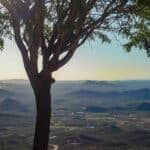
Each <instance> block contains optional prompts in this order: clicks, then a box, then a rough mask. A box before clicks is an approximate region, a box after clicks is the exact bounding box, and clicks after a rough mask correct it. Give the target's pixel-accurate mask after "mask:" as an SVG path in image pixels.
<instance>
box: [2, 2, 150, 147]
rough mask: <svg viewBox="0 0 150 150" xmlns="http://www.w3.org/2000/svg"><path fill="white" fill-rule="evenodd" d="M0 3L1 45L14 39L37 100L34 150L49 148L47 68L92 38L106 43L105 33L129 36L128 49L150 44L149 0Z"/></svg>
mask: <svg viewBox="0 0 150 150" xmlns="http://www.w3.org/2000/svg"><path fill="white" fill-rule="evenodd" d="M142 2H146V3H147V4H146V5H145V4H144V5H143V4H141V3H142ZM0 4H1V5H0V49H3V46H4V38H5V37H9V38H14V39H15V41H16V44H17V46H18V48H19V50H20V52H21V55H22V58H23V63H24V67H25V70H26V72H27V75H28V78H29V80H30V83H31V86H32V88H33V91H34V95H35V99H36V107H37V116H36V129H35V136H34V146H33V149H34V150H47V147H48V140H49V126H50V118H51V94H50V90H51V85H52V83H53V82H54V79H53V78H52V73H53V72H54V71H57V70H58V69H59V68H61V67H63V66H64V65H65V64H66V63H67V62H68V61H69V60H70V59H71V58H72V56H73V55H74V53H75V52H76V51H77V49H78V47H80V46H81V45H82V44H84V43H85V41H86V40H88V39H94V38H95V37H98V38H99V39H101V40H102V42H109V43H110V42H111V39H110V37H109V36H107V33H108V32H115V33H118V34H121V35H124V36H125V37H126V38H127V39H129V42H128V43H127V44H126V45H125V47H126V49H127V50H130V48H131V47H132V46H140V47H142V48H146V49H147V48H148V47H149V46H148V45H149V28H148V24H147V23H148V19H149V17H146V16H148V15H146V16H145V15H144V14H145V13H146V14H149V0H143V1H138V0H0ZM143 11H144V12H143ZM143 30H144V36H143V34H141V31H143ZM145 31H146V33H145ZM147 31H148V37H147ZM133 33H136V34H133ZM135 38H137V39H138V40H136V42H135ZM147 42H148V44H147ZM39 55H41V56H42V70H39V67H38V58H39Z"/></svg>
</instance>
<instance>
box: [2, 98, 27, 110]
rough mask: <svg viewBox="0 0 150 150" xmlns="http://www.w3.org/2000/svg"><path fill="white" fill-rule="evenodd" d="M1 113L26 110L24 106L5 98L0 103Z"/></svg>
mask: <svg viewBox="0 0 150 150" xmlns="http://www.w3.org/2000/svg"><path fill="white" fill-rule="evenodd" d="M0 111H1V112H27V111H28V108H27V106H26V105H24V104H22V103H20V102H19V101H17V100H15V99H12V98H6V99H4V100H3V101H2V102H1V103H0Z"/></svg>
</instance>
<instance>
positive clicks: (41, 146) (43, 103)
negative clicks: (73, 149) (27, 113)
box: [33, 82, 51, 150]
mask: <svg viewBox="0 0 150 150" xmlns="http://www.w3.org/2000/svg"><path fill="white" fill-rule="evenodd" d="M50 90H51V84H50V83H48V82H41V84H39V87H37V89H36V90H34V91H35V98H36V107H37V116H36V127H35V134H34V144H33V150H47V149H48V143H49V132H50V119H51V92H50Z"/></svg>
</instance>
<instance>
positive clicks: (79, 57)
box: [0, 39, 150, 80]
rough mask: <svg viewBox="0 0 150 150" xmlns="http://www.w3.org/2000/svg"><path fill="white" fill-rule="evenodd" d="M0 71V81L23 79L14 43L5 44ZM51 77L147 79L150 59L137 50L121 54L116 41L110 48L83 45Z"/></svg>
mask: <svg viewBox="0 0 150 150" xmlns="http://www.w3.org/2000/svg"><path fill="white" fill-rule="evenodd" d="M0 70H1V71H0V80H5V79H27V76H26V73H25V71H24V67H23V64H22V58H21V55H20V52H19V50H18V49H17V47H16V45H15V42H14V41H9V40H6V41H5V50H4V51H3V52H0ZM54 77H55V79H56V80H138V79H142V80H143V79H150V58H148V57H147V55H146V53H145V52H144V51H141V50H139V49H133V51H132V52H130V53H127V52H125V50H124V49H123V48H122V46H121V43H120V42H119V41H118V40H116V39H114V40H112V43H111V44H107V43H105V44H102V43H101V42H100V41H99V40H95V41H93V42H89V41H87V42H86V43H85V44H84V45H83V46H82V47H80V48H79V49H78V50H77V52H76V54H75V56H74V57H73V58H72V60H71V61H70V62H69V63H68V64H67V65H65V66H64V67H63V68H61V69H60V70H59V71H57V72H55V73H54Z"/></svg>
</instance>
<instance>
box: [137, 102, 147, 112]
mask: <svg viewBox="0 0 150 150" xmlns="http://www.w3.org/2000/svg"><path fill="white" fill-rule="evenodd" d="M136 110H139V111H150V103H142V104H140V105H138V106H137V108H136Z"/></svg>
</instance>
